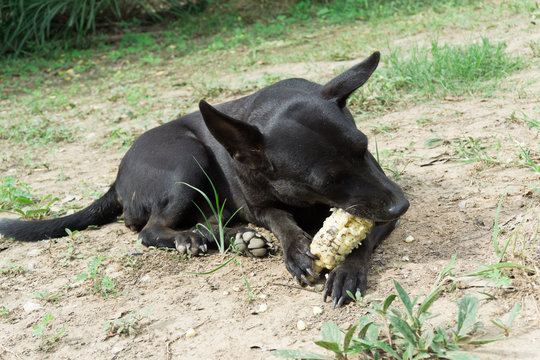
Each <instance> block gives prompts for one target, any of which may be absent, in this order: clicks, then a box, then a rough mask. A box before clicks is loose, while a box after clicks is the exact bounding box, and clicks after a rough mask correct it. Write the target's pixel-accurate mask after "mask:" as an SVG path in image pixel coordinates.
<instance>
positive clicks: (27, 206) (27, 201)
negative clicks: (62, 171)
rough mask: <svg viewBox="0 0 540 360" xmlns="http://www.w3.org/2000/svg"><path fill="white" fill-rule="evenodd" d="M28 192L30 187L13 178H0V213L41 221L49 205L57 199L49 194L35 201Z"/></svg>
mask: <svg viewBox="0 0 540 360" xmlns="http://www.w3.org/2000/svg"><path fill="white" fill-rule="evenodd" d="M30 191H31V189H30V186H28V185H27V184H25V183H23V182H22V181H20V180H18V179H16V178H15V177H14V176H11V175H10V176H6V177H3V178H0V211H5V212H13V213H17V214H19V215H21V217H23V218H24V219H41V218H43V217H44V216H47V215H49V214H50V212H51V205H52V204H54V203H55V202H57V201H58V198H56V197H52V195H51V194H49V195H46V196H45V197H43V198H42V199H36V197H35V196H33V195H32V194H31V193H30Z"/></svg>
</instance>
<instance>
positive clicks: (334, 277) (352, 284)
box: [323, 262, 367, 308]
mask: <svg viewBox="0 0 540 360" xmlns="http://www.w3.org/2000/svg"><path fill="white" fill-rule="evenodd" d="M366 288H367V267H366V266H363V265H360V264H358V263H355V264H350V263H347V262H344V263H342V264H341V265H338V266H337V267H336V268H335V269H334V270H332V271H331V272H330V274H329V275H328V280H327V281H326V286H325V289H324V295H323V296H324V297H323V301H325V302H326V298H327V297H328V296H332V299H333V300H332V307H333V308H336V307H338V308H339V307H342V306H343V305H346V304H348V303H349V302H350V301H351V300H352V299H351V297H350V296H349V294H348V293H347V292H348V291H349V292H351V293H352V294H357V293H358V292H360V293H361V294H364V292H365V291H366Z"/></svg>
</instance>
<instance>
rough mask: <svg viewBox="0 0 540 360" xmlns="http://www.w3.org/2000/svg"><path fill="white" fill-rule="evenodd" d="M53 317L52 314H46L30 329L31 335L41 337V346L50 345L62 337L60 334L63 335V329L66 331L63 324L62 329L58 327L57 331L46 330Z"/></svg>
mask: <svg viewBox="0 0 540 360" xmlns="http://www.w3.org/2000/svg"><path fill="white" fill-rule="evenodd" d="M53 319H54V316H52V315H50V314H47V315H45V317H44V318H43V319H42V320H41V322H39V323H38V324H36V325H34V326H32V329H33V330H34V331H33V335H34V336H37V337H39V338H41V342H42V344H43V346H51V345H53V344H54V343H56V342H57V341H59V340H60V339H61V338H62V336H64V335H65V331H66V327H65V326H63V327H62V329H60V330H59V331H57V332H50V331H48V330H47V325H48V324H49V323H50V321H51V320H53Z"/></svg>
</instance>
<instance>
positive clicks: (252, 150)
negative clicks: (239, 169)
mask: <svg viewBox="0 0 540 360" xmlns="http://www.w3.org/2000/svg"><path fill="white" fill-rule="evenodd" d="M199 109H200V110H201V114H202V117H203V119H204V122H205V124H206V127H208V130H210V132H211V133H212V135H213V136H214V137H215V138H216V140H217V141H219V142H220V144H221V145H223V147H224V148H225V149H227V151H228V152H229V154H230V155H231V156H232V157H233V158H234V159H236V160H238V161H239V162H241V163H243V164H246V165H247V166H249V167H250V168H252V169H261V168H263V167H265V166H267V165H268V164H269V162H268V160H267V158H266V155H265V153H264V147H263V143H264V140H263V135H262V134H261V132H260V131H259V129H257V128H256V127H255V126H253V125H249V124H248V123H245V122H243V121H239V120H236V119H234V118H232V117H230V116H228V115H226V114H224V113H222V112H220V111H219V110H217V109H216V108H214V107H213V106H211V105H210V104H208V103H207V102H206V101H204V100H201V101H200V102H199Z"/></svg>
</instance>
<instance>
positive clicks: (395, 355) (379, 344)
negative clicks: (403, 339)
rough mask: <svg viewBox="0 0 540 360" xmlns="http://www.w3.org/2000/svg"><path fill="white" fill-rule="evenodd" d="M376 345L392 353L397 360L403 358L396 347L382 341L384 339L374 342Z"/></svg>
mask: <svg viewBox="0 0 540 360" xmlns="http://www.w3.org/2000/svg"><path fill="white" fill-rule="evenodd" d="M374 344H375V345H377V347H378V348H379V349H381V350H383V351H385V352H387V353H388V354H390V355H392V356H393V357H394V358H396V359H397V360H402V358H401V356H399V354H398V353H397V352H395V351H394V349H392V348H391V347H390V346H389V345H388V344H386V343H384V342H382V341H375V342H374Z"/></svg>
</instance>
